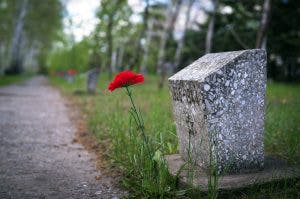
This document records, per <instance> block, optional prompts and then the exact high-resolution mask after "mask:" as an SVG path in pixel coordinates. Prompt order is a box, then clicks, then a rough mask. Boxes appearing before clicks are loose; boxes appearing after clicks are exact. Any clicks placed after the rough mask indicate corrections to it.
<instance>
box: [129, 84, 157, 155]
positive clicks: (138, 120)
mask: <svg viewBox="0 0 300 199" xmlns="http://www.w3.org/2000/svg"><path fill="white" fill-rule="evenodd" d="M125 88H126V91H127V93H126V94H127V95H128V96H129V98H130V102H131V105H132V111H133V113H134V114H135V117H134V115H132V116H133V119H134V120H135V122H136V125H137V126H138V129H140V131H141V134H142V137H143V139H144V142H145V145H146V148H147V152H148V155H149V158H151V153H150V149H149V146H148V144H149V143H148V138H147V136H146V134H145V126H144V123H143V122H142V121H143V118H142V115H141V114H139V112H138V110H137V108H136V106H135V103H134V101H133V98H132V93H131V91H130V89H129V86H125Z"/></svg>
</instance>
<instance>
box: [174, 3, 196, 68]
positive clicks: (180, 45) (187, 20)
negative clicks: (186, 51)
mask: <svg viewBox="0 0 300 199" xmlns="http://www.w3.org/2000/svg"><path fill="white" fill-rule="evenodd" d="M194 2H195V0H189V4H188V9H187V12H186V15H185V23H184V30H183V34H182V37H181V38H180V39H179V41H178V45H177V48H176V53H175V63H174V66H175V67H176V70H177V69H178V68H179V63H180V58H181V52H182V49H183V46H184V39H185V34H186V30H187V28H188V24H189V23H190V12H191V8H192V6H193V3H194Z"/></svg>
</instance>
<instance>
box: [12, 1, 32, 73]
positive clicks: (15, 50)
mask: <svg viewBox="0 0 300 199" xmlns="http://www.w3.org/2000/svg"><path fill="white" fill-rule="evenodd" d="M18 3H19V11H18V13H17V14H16V19H15V28H14V33H13V37H12V44H11V58H10V64H9V68H8V73H21V72H22V69H23V63H22V62H23V61H22V57H21V55H20V49H21V43H22V36H23V35H24V18H25V16H26V13H27V6H28V0H22V1H19V2H18Z"/></svg>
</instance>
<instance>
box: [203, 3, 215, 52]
mask: <svg viewBox="0 0 300 199" xmlns="http://www.w3.org/2000/svg"><path fill="white" fill-rule="evenodd" d="M212 3H213V11H212V13H211V16H210V19H209V23H208V28H207V34H206V41H205V54H207V53H211V49H212V40H213V37H214V28H215V18H216V12H217V9H218V8H217V7H218V0H212Z"/></svg>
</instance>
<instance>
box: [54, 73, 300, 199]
mask: <svg viewBox="0 0 300 199" xmlns="http://www.w3.org/2000/svg"><path fill="white" fill-rule="evenodd" d="M51 81H52V83H53V84H54V85H56V86H58V87H60V88H61V89H62V90H63V91H64V92H65V93H66V94H68V95H72V93H73V91H75V90H82V89H85V84H84V83H85V80H84V78H77V79H76V81H75V82H74V83H72V84H70V83H67V82H65V81H64V80H63V79H59V78H51ZM157 81H158V79H157V78H156V77H154V76H146V81H145V83H144V84H141V85H136V86H134V87H132V91H133V95H134V99H135V101H136V104H137V106H138V107H139V108H140V111H141V113H142V115H143V117H144V121H145V129H146V134H147V135H148V136H149V138H150V151H151V156H153V157H152V158H147V155H146V150H145V146H144V143H143V139H142V138H141V136H140V134H139V132H138V130H137V129H136V128H134V125H130V117H129V114H128V111H129V109H130V101H129V99H128V98H127V96H126V94H125V90H124V89H117V90H116V91H114V92H108V91H107V90H106V88H107V85H108V82H109V80H108V77H107V76H101V78H100V81H99V94H98V95H95V96H88V95H81V96H74V97H75V98H76V99H78V100H79V102H80V104H81V105H82V108H83V110H84V111H85V112H86V113H87V115H88V118H87V120H88V123H89V127H90V131H91V132H92V133H93V134H94V135H95V136H96V137H97V139H98V140H99V142H105V143H111V144H110V146H111V147H110V152H109V154H110V155H109V159H110V160H111V162H112V164H114V165H116V166H117V167H118V168H119V169H120V170H121V171H123V173H124V180H123V185H124V186H125V187H126V188H128V189H129V190H130V191H131V194H132V197H139V198H141V197H145V198H176V197H177V198H184V197H187V198H188V197H197V198H199V197H200V196H201V197H204V198H205V197H209V196H208V195H206V194H204V193H202V192H198V191H196V192H195V191H188V190H181V189H179V188H178V187H177V183H176V182H177V181H176V179H174V178H173V177H171V176H170V175H169V174H168V172H167V167H166V164H165V162H164V159H163V158H162V157H163V155H165V154H172V153H176V152H177V150H178V143H177V137H176V129H175V124H174V121H173V119H172V107H171V100H170V97H169V91H168V88H164V89H162V90H158V89H157ZM72 96H73V95H72ZM267 104H268V106H267V114H266V128H265V149H266V153H268V154H276V155H280V156H281V157H283V158H285V159H287V160H289V161H290V162H292V163H296V164H297V165H300V116H299V114H300V85H288V84H281V83H270V84H268V88H267ZM298 190H300V182H299V181H296V182H290V181H287V182H284V183H283V184H282V182H274V183H269V184H266V185H263V186H253V187H250V188H247V189H242V190H237V191H233V192H221V193H218V196H219V198H297V197H300V195H299V193H298V192H299V191H298ZM191 194H197V196H195V195H194V196H191ZM212 195H217V194H215V193H213V194H212Z"/></svg>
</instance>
